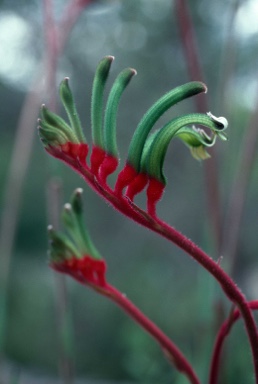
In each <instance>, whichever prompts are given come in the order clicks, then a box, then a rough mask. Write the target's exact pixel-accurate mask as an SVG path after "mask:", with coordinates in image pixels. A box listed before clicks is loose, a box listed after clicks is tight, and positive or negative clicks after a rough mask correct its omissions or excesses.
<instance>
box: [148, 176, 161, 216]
mask: <svg viewBox="0 0 258 384" xmlns="http://www.w3.org/2000/svg"><path fill="white" fill-rule="evenodd" d="M164 188H165V185H164V184H163V183H162V182H161V181H159V180H157V179H154V178H150V180H149V185H148V188H147V209H148V213H149V214H150V215H151V216H154V217H155V216H156V205H157V203H158V201H159V200H160V199H161V197H162V195H163V191H164Z"/></svg>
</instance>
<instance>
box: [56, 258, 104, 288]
mask: <svg viewBox="0 0 258 384" xmlns="http://www.w3.org/2000/svg"><path fill="white" fill-rule="evenodd" d="M50 266H51V268H53V269H54V270H56V271H58V272H62V273H66V274H68V275H70V276H72V277H73V278H74V279H76V280H77V281H79V282H80V283H82V284H90V285H93V286H94V287H100V288H104V287H105V286H106V278H105V274H106V263H105V261H104V260H99V259H93V258H92V257H91V256H89V255H85V256H83V258H81V259H78V258H76V257H72V258H71V259H69V260H63V261H62V262H51V263H50Z"/></svg>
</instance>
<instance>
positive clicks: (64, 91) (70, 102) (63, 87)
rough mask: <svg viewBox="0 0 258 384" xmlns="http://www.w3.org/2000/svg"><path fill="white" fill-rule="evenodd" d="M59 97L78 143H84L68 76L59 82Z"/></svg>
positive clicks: (84, 139)
mask: <svg viewBox="0 0 258 384" xmlns="http://www.w3.org/2000/svg"><path fill="white" fill-rule="evenodd" d="M59 92H60V97H61V100H62V103H63V105H64V107H65V110H66V113H67V116H68V118H69V121H70V124H71V127H72V129H73V131H74V133H75V135H76V137H77V138H78V140H79V142H80V143H85V142H86V138H85V136H84V134H83V131H82V126H81V122H80V118H79V115H78V112H77V109H76V105H75V102H74V98H73V94H72V91H71V89H70V86H69V78H68V77H66V78H65V79H64V80H63V81H62V82H61V84H60V88H59Z"/></svg>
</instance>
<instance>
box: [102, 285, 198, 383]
mask: <svg viewBox="0 0 258 384" xmlns="http://www.w3.org/2000/svg"><path fill="white" fill-rule="evenodd" d="M105 289H106V290H107V292H108V297H109V298H110V299H111V300H113V301H114V302H115V303H116V304H118V305H119V306H120V307H121V308H122V309H123V310H124V311H125V312H126V313H127V314H129V315H130V316H131V317H132V318H133V319H134V321H136V323H138V324H140V325H141V326H142V328H143V329H145V331H146V332H148V333H149V334H150V335H151V336H152V337H153V338H154V339H155V340H156V341H157V342H158V343H159V344H160V346H161V348H162V349H163V350H164V352H165V354H166V355H167V357H168V358H169V360H170V361H172V362H173V364H174V365H175V366H176V368H177V369H178V370H179V371H180V372H182V373H183V374H185V375H186V376H187V377H188V379H189V381H190V383H192V384H200V381H199V379H198V377H197V375H196V373H195V372H194V370H193V368H192V366H191V364H190V363H189V362H188V361H187V359H186V358H185V356H184V355H183V354H182V352H181V351H180V350H179V349H178V348H177V346H176V345H175V344H174V343H173V342H172V341H171V340H170V339H169V338H168V337H167V336H166V335H165V334H164V333H163V332H162V331H161V330H160V329H159V328H158V327H157V325H156V324H154V323H153V322H152V321H151V320H150V319H149V318H148V317H146V316H145V315H144V314H143V313H142V312H141V311H140V310H139V309H138V308H137V307H136V306H135V305H134V304H133V303H132V302H131V301H130V300H128V299H127V298H126V296H125V295H124V294H122V293H121V292H119V291H118V290H117V289H116V288H114V287H113V286H111V285H109V284H107V285H106V287H105Z"/></svg>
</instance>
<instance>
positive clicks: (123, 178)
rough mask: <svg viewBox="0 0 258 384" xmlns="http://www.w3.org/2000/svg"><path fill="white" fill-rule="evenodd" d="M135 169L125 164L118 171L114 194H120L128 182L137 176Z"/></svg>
mask: <svg viewBox="0 0 258 384" xmlns="http://www.w3.org/2000/svg"><path fill="white" fill-rule="evenodd" d="M137 175H138V174H137V172H136V170H135V169H134V168H133V167H132V166H131V165H130V164H126V165H125V167H124V168H123V169H122V171H121V172H120V173H119V175H118V177H117V181H116V185H115V194H116V195H117V196H121V195H122V193H123V189H124V188H125V187H127V186H128V184H130V182H131V181H132V180H133V179H134V178H135V177H136V176H137Z"/></svg>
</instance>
